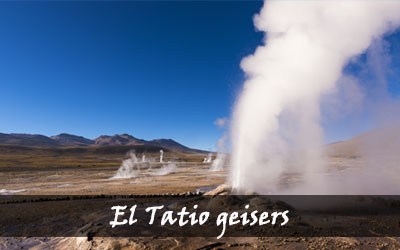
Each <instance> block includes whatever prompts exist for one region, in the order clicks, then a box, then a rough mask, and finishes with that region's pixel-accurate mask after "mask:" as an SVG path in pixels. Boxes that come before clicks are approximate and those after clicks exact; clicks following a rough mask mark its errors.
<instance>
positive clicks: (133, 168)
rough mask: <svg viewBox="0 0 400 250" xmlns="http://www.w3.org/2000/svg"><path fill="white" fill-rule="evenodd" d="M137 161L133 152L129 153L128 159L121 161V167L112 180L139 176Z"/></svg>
mask: <svg viewBox="0 0 400 250" xmlns="http://www.w3.org/2000/svg"><path fill="white" fill-rule="evenodd" d="M138 165H139V161H138V159H137V157H136V154H135V153H134V152H129V158H128V159H125V160H123V161H122V163H121V166H120V167H119V169H118V170H117V172H116V173H115V175H114V176H113V177H112V179H120V178H133V177H136V176H137V175H138V174H139V168H138Z"/></svg>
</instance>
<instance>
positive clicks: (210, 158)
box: [203, 153, 212, 163]
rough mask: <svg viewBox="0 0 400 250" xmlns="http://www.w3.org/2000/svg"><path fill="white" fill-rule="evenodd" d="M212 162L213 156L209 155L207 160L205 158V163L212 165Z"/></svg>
mask: <svg viewBox="0 0 400 250" xmlns="http://www.w3.org/2000/svg"><path fill="white" fill-rule="evenodd" d="M211 161H212V154H211V153H209V154H208V156H207V157H206V158H204V160H203V162H204V163H211Z"/></svg>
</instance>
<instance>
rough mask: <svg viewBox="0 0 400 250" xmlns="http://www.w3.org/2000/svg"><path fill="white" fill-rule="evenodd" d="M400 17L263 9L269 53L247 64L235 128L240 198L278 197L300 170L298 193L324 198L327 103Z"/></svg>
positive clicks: (286, 4) (384, 6)
mask: <svg viewBox="0 0 400 250" xmlns="http://www.w3.org/2000/svg"><path fill="white" fill-rule="evenodd" d="M399 13H400V2H398V1H339V0H335V1H308V0H307V1H266V2H265V3H264V6H263V8H262V9H261V12H260V14H258V15H256V16H255V18H254V23H255V26H256V28H257V29H258V30H260V31H263V32H265V33H266V36H265V41H264V45H262V46H259V47H258V48H257V49H256V51H255V52H254V54H253V55H250V56H248V57H246V58H244V59H243V61H242V62H241V67H242V69H243V71H244V72H245V73H246V78H247V79H246V82H245V83H244V87H243V91H242V93H241V95H240V97H239V98H238V100H237V102H236V105H235V109H234V112H233V121H232V124H231V130H232V131H231V133H232V134H231V139H232V158H231V165H232V166H231V169H232V171H231V173H230V181H231V184H232V187H233V189H234V190H236V191H238V192H258V193H271V192H279V191H280V190H281V189H280V188H279V187H278V184H279V183H278V182H279V179H280V177H281V176H282V174H283V173H284V172H285V171H288V170H290V169H291V168H293V167H294V166H296V168H300V169H301V172H302V173H303V182H302V183H303V185H305V187H304V189H301V190H300V189H298V190H296V191H299V190H300V192H304V193H313V192H320V193H325V190H323V187H324V185H323V184H324V182H323V180H322V178H323V176H322V175H318V171H319V170H320V169H321V167H323V166H324V162H323V161H322V158H321V152H320V151H319V150H318V148H320V145H322V144H323V143H322V136H323V131H322V129H321V127H320V125H319V120H320V98H321V96H322V95H323V94H326V93H328V92H329V91H330V90H331V89H332V88H334V86H335V83H336V81H337V80H338V79H339V78H340V77H341V74H342V69H343V67H344V66H345V65H346V64H347V63H348V62H349V60H350V59H351V58H352V57H354V56H356V55H359V54H361V53H363V52H364V51H365V50H366V49H367V48H368V47H369V46H370V44H371V42H372V41H373V40H374V39H379V37H380V36H382V35H383V34H384V33H386V32H390V31H392V30H393V29H394V28H396V27H397V26H398V25H399V24H400V14H399ZM295 152H297V153H295ZM288 159H290V161H292V160H293V161H295V164H292V162H290V161H289V160H288Z"/></svg>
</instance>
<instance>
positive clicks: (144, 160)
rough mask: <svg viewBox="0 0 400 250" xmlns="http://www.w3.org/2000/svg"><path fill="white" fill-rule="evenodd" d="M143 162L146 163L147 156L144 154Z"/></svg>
mask: <svg viewBox="0 0 400 250" xmlns="http://www.w3.org/2000/svg"><path fill="white" fill-rule="evenodd" d="M142 162H146V155H145V154H144V153H143V154H142Z"/></svg>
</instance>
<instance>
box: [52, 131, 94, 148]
mask: <svg viewBox="0 0 400 250" xmlns="http://www.w3.org/2000/svg"><path fill="white" fill-rule="evenodd" d="M50 138H51V139H53V140H54V141H56V142H57V143H58V144H60V145H62V146H88V145H93V144H94V142H93V140H90V139H87V138H85V137H83V136H77V135H70V134H65V133H63V134H59V135H55V136H51V137H50Z"/></svg>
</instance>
